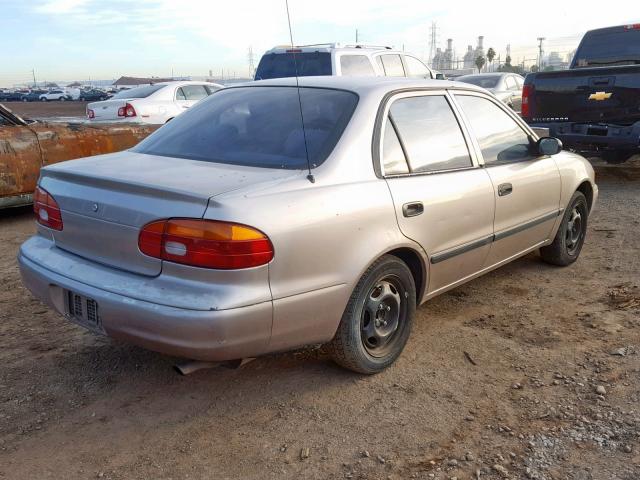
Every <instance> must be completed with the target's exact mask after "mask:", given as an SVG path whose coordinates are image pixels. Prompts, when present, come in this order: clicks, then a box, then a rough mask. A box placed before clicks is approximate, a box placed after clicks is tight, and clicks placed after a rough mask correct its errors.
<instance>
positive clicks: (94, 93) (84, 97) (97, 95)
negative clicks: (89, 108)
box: [78, 88, 111, 102]
mask: <svg viewBox="0 0 640 480" xmlns="http://www.w3.org/2000/svg"><path fill="white" fill-rule="evenodd" d="M109 97H111V95H110V94H108V93H107V92H105V91H103V90H98V89H97V88H92V89H91V90H81V91H80V96H79V97H78V100H80V101H81V102H95V101H96V100H106V99H108V98H109Z"/></svg>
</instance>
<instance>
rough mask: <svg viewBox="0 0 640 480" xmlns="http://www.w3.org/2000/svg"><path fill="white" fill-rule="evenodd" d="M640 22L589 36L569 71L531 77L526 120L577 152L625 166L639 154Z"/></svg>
mask: <svg viewBox="0 0 640 480" xmlns="http://www.w3.org/2000/svg"><path fill="white" fill-rule="evenodd" d="M638 105H640V24H633V25H621V26H618V27H608V28H601V29H598V30H591V31H589V32H587V33H585V35H584V37H583V38H582V41H581V42H580V45H578V49H577V50H576V53H575V55H574V56H573V61H572V62H571V66H570V68H569V70H561V71H556V72H538V73H530V74H529V75H527V78H526V79H525V82H524V90H523V108H522V116H523V117H524V119H525V120H526V121H527V122H528V123H529V124H531V125H533V126H536V127H543V128H548V129H549V131H550V132H551V135H554V136H556V137H558V138H560V139H561V140H562V142H563V143H564V145H565V146H567V147H569V148H570V149H572V150H575V151H577V152H582V153H587V154H590V155H601V156H602V158H603V159H604V160H606V161H607V162H611V163H621V162H624V161H626V160H627V159H628V158H630V157H631V156H633V155H635V154H637V153H640V109H639V108H637V106H638Z"/></svg>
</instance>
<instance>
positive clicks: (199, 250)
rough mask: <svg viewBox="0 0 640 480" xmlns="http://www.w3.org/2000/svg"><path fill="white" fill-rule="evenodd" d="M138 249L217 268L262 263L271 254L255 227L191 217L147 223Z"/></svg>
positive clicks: (152, 254) (266, 261)
mask: <svg viewBox="0 0 640 480" xmlns="http://www.w3.org/2000/svg"><path fill="white" fill-rule="evenodd" d="M138 248H140V251H141V252H142V253H144V254H145V255H149V256H150V257H154V258H160V259H162V260H167V261H170V262H175V263H181V264H184V265H191V266H194V267H202V268H215V269H220V270H233V269H240V268H250V267H257V266H260V265H265V264H267V263H269V262H270V261H271V260H272V259H273V253H274V252H273V245H272V244H271V241H270V240H269V238H268V237H267V236H266V235H265V234H264V233H262V232H261V231H259V230H256V229H255V228H252V227H249V226H247V225H241V224H238V223H230V222H220V221H216V220H201V219H190V218H173V219H168V220H158V221H156V222H151V223H148V224H147V225H145V226H144V227H143V228H142V230H141V231H140V235H139V236H138Z"/></svg>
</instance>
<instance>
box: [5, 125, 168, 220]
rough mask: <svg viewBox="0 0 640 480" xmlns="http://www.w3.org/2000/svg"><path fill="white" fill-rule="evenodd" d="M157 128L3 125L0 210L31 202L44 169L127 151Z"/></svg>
mask: <svg viewBox="0 0 640 480" xmlns="http://www.w3.org/2000/svg"><path fill="white" fill-rule="evenodd" d="M0 125H2V124H0ZM157 128H158V125H137V124H102V125H95V124H93V125H90V124H81V123H78V124H73V123H31V124H15V123H14V124H12V125H11V124H10V125H8V126H0V208H5V207H9V206H17V205H24V204H28V203H30V202H31V194H32V193H33V190H34V189H35V187H36V184H37V182H38V176H39V173H40V168H41V167H42V166H45V165H50V164H52V163H57V162H63V161H65V160H73V159H76V158H82V157H89V156H92V155H99V154H103V153H112V152H117V151H120V150H125V149H127V148H131V147H132V146H134V145H135V144H137V143H138V142H139V141H140V140H142V139H143V138H145V137H146V136H147V135H149V134H150V133H152V132H153V131H154V130H156V129H157Z"/></svg>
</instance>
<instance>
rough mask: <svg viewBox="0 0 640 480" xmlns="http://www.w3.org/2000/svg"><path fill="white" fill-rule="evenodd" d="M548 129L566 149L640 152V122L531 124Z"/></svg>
mask: <svg viewBox="0 0 640 480" xmlns="http://www.w3.org/2000/svg"><path fill="white" fill-rule="evenodd" d="M530 126H531V127H535V128H548V129H549V135H550V136H551V137H556V138H559V139H560V140H561V141H562V143H563V145H564V147H566V148H571V149H573V150H578V151H583V152H593V151H602V150H630V151H640V122H636V123H634V124H632V125H612V124H606V123H574V122H549V123H538V122H534V123H531V124H530Z"/></svg>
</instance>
